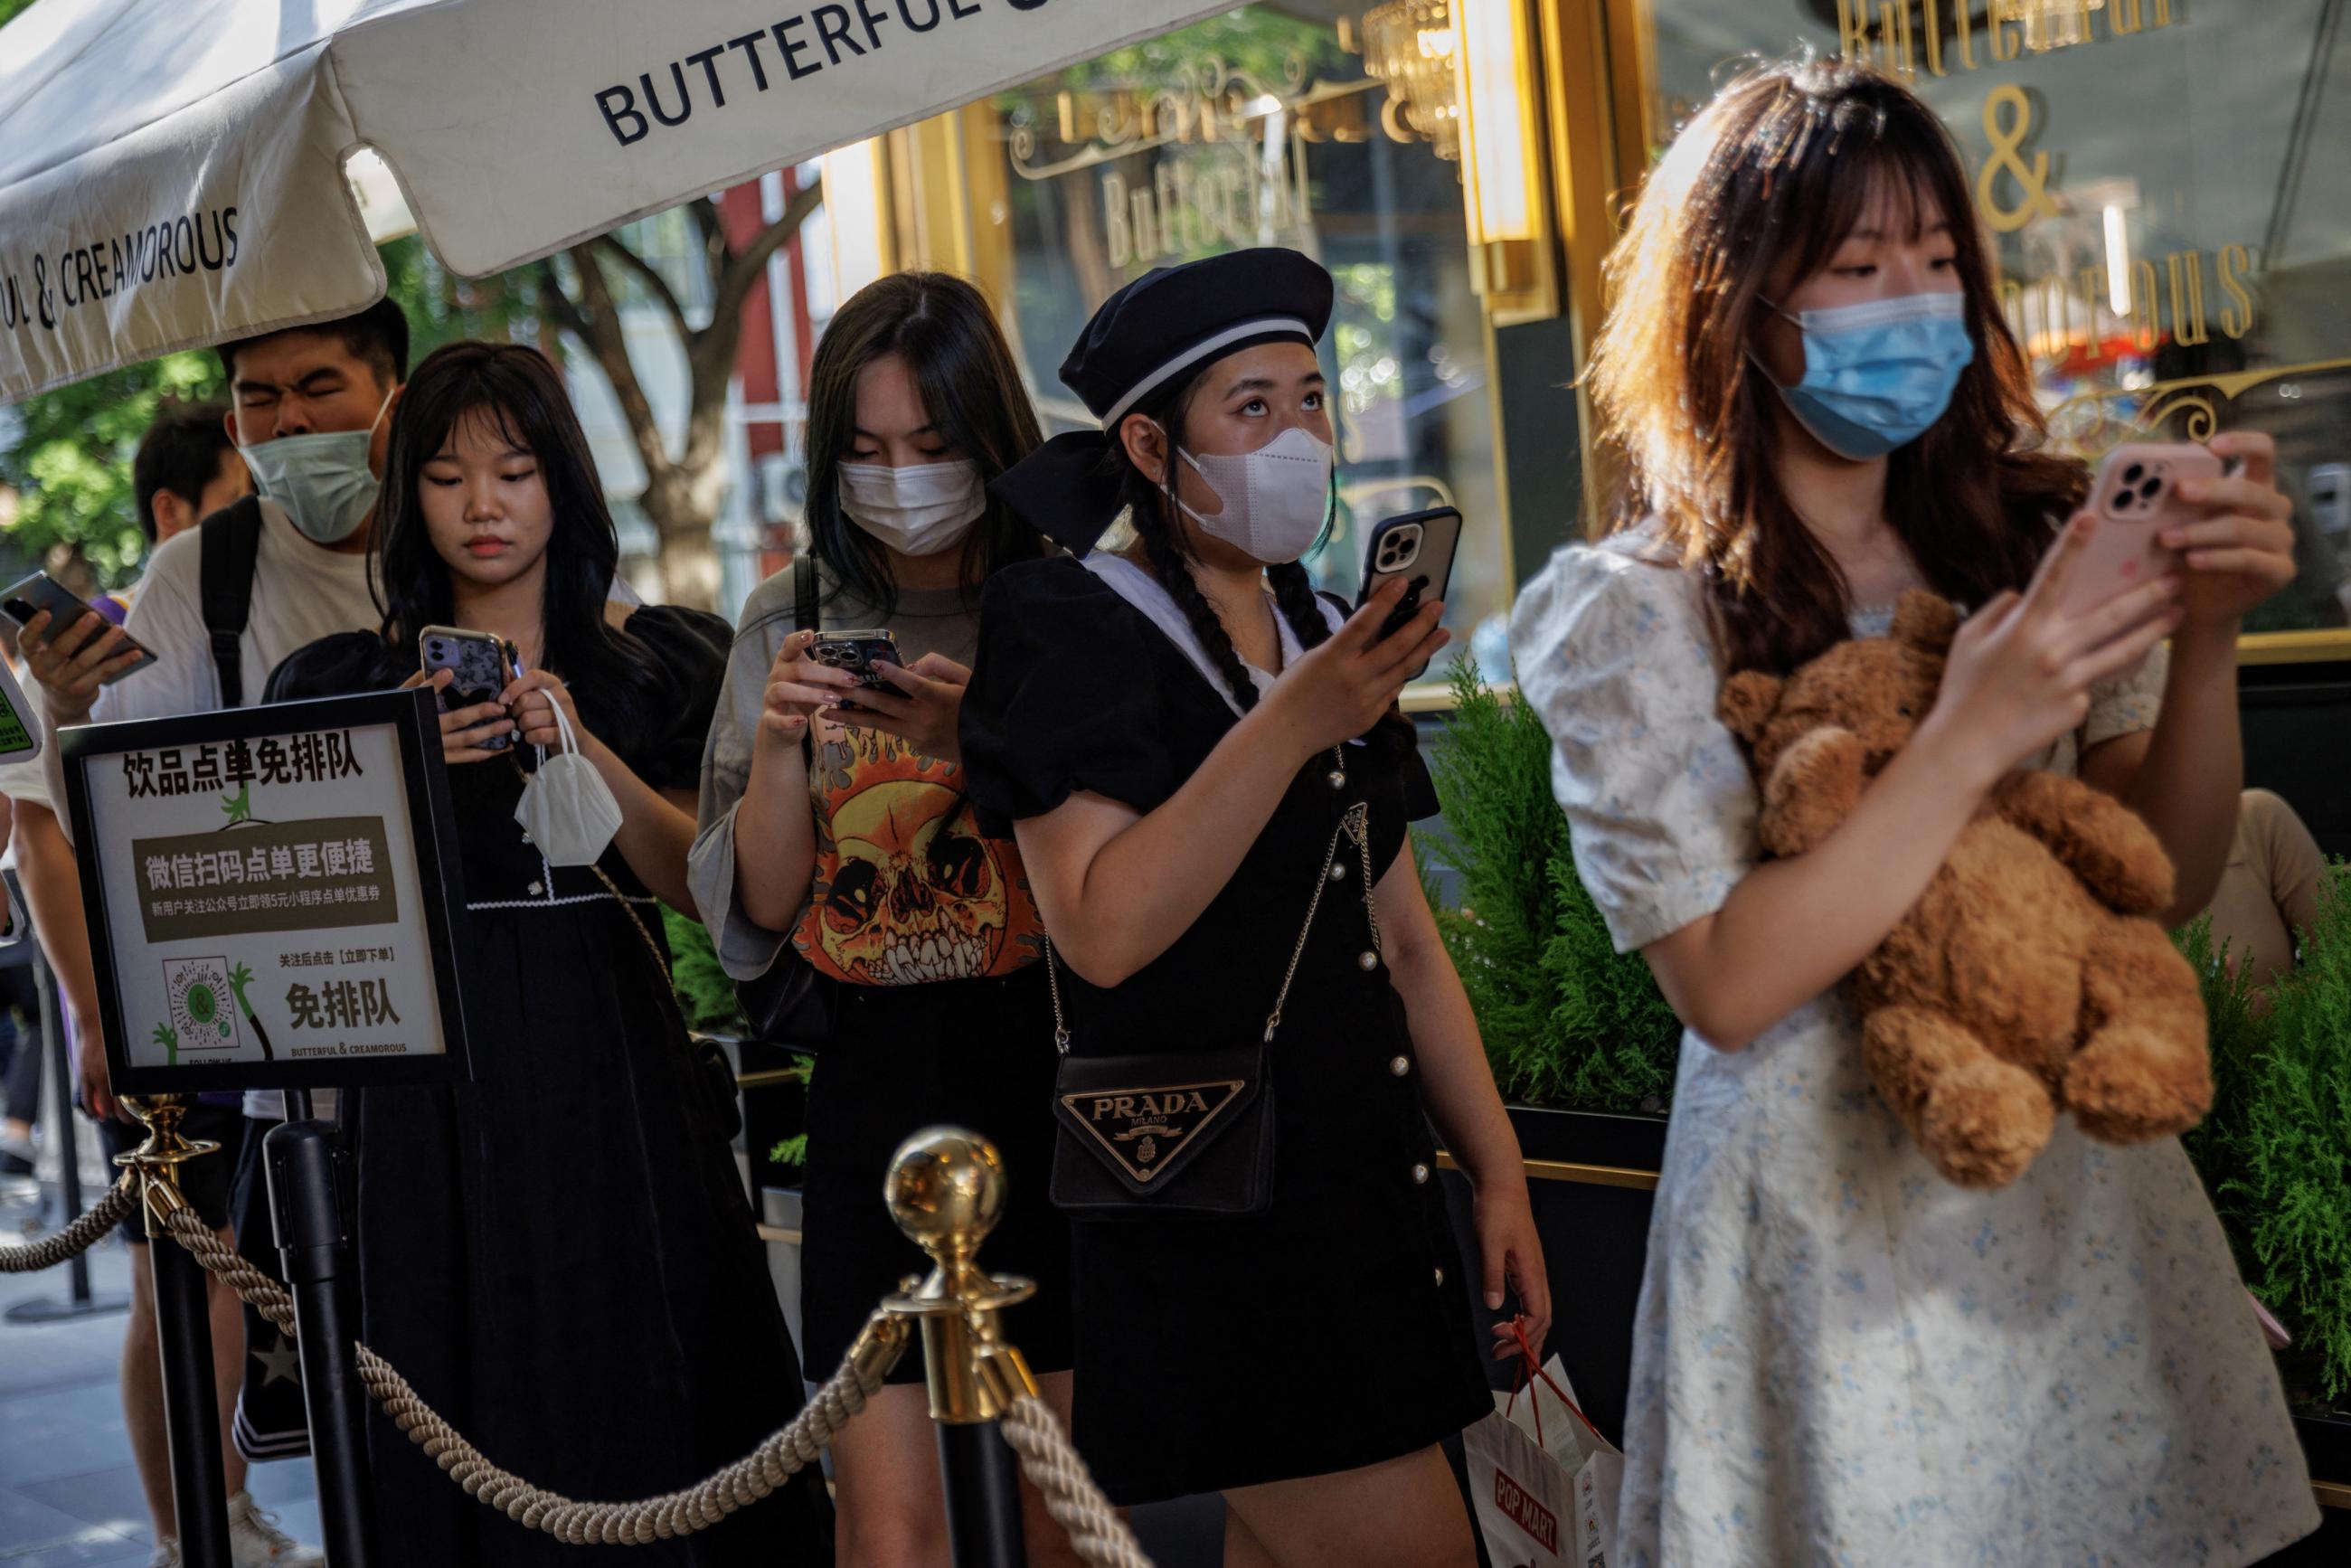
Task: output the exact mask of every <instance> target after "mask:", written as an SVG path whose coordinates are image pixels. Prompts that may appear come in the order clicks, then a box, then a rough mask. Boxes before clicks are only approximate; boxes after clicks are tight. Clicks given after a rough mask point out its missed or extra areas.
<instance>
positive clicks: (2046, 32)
mask: <svg viewBox="0 0 2351 1568" xmlns="http://www.w3.org/2000/svg"><path fill="white" fill-rule="evenodd" d="M1995 4H1996V5H1998V6H1999V8H2000V9H2001V11H2002V12H2003V13H2004V14H2005V16H2006V17H2007V19H2009V20H2011V21H2015V22H2021V23H2022V24H2023V25H2024V47H2026V48H2028V49H2030V50H2032V52H2033V53H2034V54H2036V55H2041V54H2047V53H2048V52H2049V51H2050V50H2052V49H2062V48H2064V47H2068V46H2069V45H2073V44H2086V43H2088V42H2089V41H2090V13H2091V12H2093V11H2098V10H2103V9H2105V4H2106V0H1995Z"/></svg>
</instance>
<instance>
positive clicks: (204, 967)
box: [67, 695, 462, 1092]
mask: <svg viewBox="0 0 2351 1568" xmlns="http://www.w3.org/2000/svg"><path fill="white" fill-rule="evenodd" d="M412 707H413V703H412V702H411V701H410V699H409V698H407V697H406V696H403V695H393V696H392V700H391V701H390V703H388V704H387V703H386V702H385V701H384V700H383V699H382V698H360V699H349V700H338V701H330V702H326V703H311V704H292V705H286V706H279V707H276V708H265V709H258V710H252V709H248V710H244V711H241V712H234V713H226V714H213V715H205V716H199V717H196V718H186V719H169V720H162V721H154V722H150V723H142V724H132V725H115V726H105V727H97V728H93V729H86V730H80V731H73V732H68V752H67V756H68V768H67V774H68V788H69V789H70V791H71V793H72V794H73V795H74V796H75V797H76V798H75V800H74V808H75V811H76V825H77V829H78V832H77V835H76V841H77V846H78V849H79V851H80V853H81V855H82V858H83V866H82V874H83V877H84V882H85V897H86V899H87V900H88V902H89V905H90V908H91V934H92V937H93V944H92V945H93V948H94V949H97V950H99V960H100V963H99V968H100V975H99V978H100V980H101V988H102V989H103V990H104V991H105V992H106V993H107V996H106V1000H108V1001H109V1002H110V1004H111V1008H112V1011H111V1012H110V1014H109V1016H108V1019H107V1024H108V1040H107V1044H108V1047H109V1050H110V1061H111V1062H112V1064H113V1067H114V1071H116V1073H117V1075H118V1079H119V1080H120V1082H121V1086H122V1087H125V1088H127V1089H129V1090H131V1091H132V1092H137V1091H138V1090H139V1089H141V1087H142V1085H145V1086H151V1087H153V1088H156V1089H164V1088H169V1089H172V1090H185V1089H191V1088H270V1087H281V1086H282V1087H303V1086H309V1085H312V1084H343V1083H355V1082H369V1081H371V1080H377V1081H381V1080H383V1079H385V1078H386V1077H387V1076H388V1075H387V1074H386V1073H384V1072H383V1071H380V1069H381V1068H383V1067H385V1066H388V1065H389V1066H398V1065H401V1064H411V1063H413V1062H415V1061H416V1060H417V1059H437V1058H442V1057H445V1056H446V1055H448V1053H449V1051H450V1050H451V1042H452V1039H453V1037H455V1039H456V1040H458V1042H459V1056H460V1059H461V1060H462V1029H461V1028H460V1029H456V1030H453V1029H452V1028H451V1027H450V1023H451V1020H450V1019H448V1018H447V1017H445V1016H444V1011H445V1010H446V1009H444V1002H445V1001H447V1000H448V998H450V996H451V994H452V993H451V992H450V990H449V987H450V986H451V984H452V983H453V981H454V977H453V976H452V975H451V974H450V972H449V971H450V967H451V966H450V959H449V955H450V952H451V946H450V945H449V943H448V940H447V920H448V915H447V912H448V910H449V908H450V907H451V905H452V904H453V903H455V902H456V901H455V900H452V899H450V898H449V897H448V892H449V890H448V888H447V885H446V883H447V879H446V878H445V876H444V866H443V860H442V856H441V853H440V850H439V848H438V839H439V837H440V835H439V834H437V833H436V831H435V830H434V823H433V817H434V811H433V808H432V804H431V801H430V799H429V796H430V793H431V791H429V790H427V791H424V792H423V793H424V795H425V796H426V797H427V799H425V800H423V802H422V809H421V810H420V809H419V808H420V800H419V795H420V791H419V790H418V789H417V788H416V785H417V783H418V782H419V780H420V779H424V778H426V777H427V773H428V770H426V769H420V768H412V767H411V766H409V764H408V761H407V758H405V757H404V755H403V748H404V747H411V748H413V740H411V739H410V737H409V736H408V735H404V734H403V730H409V731H412V732H413V729H414V725H413V717H412V716H411V715H410V713H409V710H410V709H411V708H412ZM273 721H274V722H273ZM256 724H260V725H266V726H267V727H266V728H256ZM205 729H212V730H216V731H223V733H218V734H202V733H193V732H201V731H203V730H205ZM231 731H234V732H231ZM141 732H145V733H141ZM435 739H436V742H437V736H436V737H435ZM100 743H103V744H104V745H105V746H106V747H109V749H103V750H100V749H96V747H98V746H99V744H100ZM430 781H431V782H435V783H437V782H438V779H437V777H434V778H432V779H430ZM444 799H445V797H444ZM427 1065H428V1067H429V1065H430V1064H429V1063H428V1064H427ZM158 1074H161V1075H162V1078H160V1079H158V1078H157V1077H156V1075H158ZM389 1076H391V1077H394V1078H402V1079H404V1078H410V1077H413V1076H414V1075H413V1073H410V1072H407V1071H398V1072H395V1073H392V1074H390V1075H389Z"/></svg>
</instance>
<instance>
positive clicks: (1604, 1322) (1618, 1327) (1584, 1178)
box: [1444, 1105, 2351, 1568]
mask: <svg viewBox="0 0 2351 1568" xmlns="http://www.w3.org/2000/svg"><path fill="white" fill-rule="evenodd" d="M1510 1124H1511V1125H1512V1126H1513V1127H1515V1128H1516V1129H1517V1130H1518V1134H1519V1146H1520V1152H1521V1153H1522V1154H1523V1155H1525V1156H1526V1162H1527V1176H1528V1177H1529V1180H1528V1182H1527V1191H1528V1194H1529V1196H1530V1197H1531V1199H1532V1201H1533V1207H1534V1217H1535V1228H1536V1230H1537V1231H1538V1232H1540V1233H1541V1237H1542V1244H1543V1259H1544V1261H1545V1263H1546V1264H1547V1265H1548V1267H1549V1270H1550V1273H1551V1286H1552V1331H1551V1350H1552V1351H1554V1352H1556V1353H1557V1354H1558V1355H1559V1358H1560V1361H1561V1363H1562V1364H1563V1365H1564V1366H1565V1367H1566V1368H1567V1375H1568V1377H1569V1378H1570V1379H1571V1380H1572V1381H1573V1383H1574V1385H1575V1393H1576V1397H1577V1399H1578V1400H1579V1401H1580V1402H1581V1403H1582V1405H1583V1411H1584V1414H1585V1415H1587V1416H1591V1417H1592V1421H1593V1425H1594V1426H1596V1427H1599V1428H1600V1429H1601V1430H1602V1431H1603V1432H1605V1433H1606V1434H1608V1437H1609V1438H1610V1440H1611V1441H1614V1442H1616V1443H1618V1444H1620V1445H1621V1444H1622V1442H1623V1440H1624V1435H1625V1393H1626V1390H1627V1388H1628V1386H1629V1385H1630V1383H1631V1374H1632V1360H1633V1314H1634V1311H1635V1307H1636V1305H1637V1304H1638V1302H1639V1299H1640V1290H1641V1267H1642V1262H1643V1260H1644V1259H1645V1258H1646V1255H1647V1250H1648V1239H1649V1210H1650V1207H1651V1197H1650V1194H1651V1193H1652V1192H1653V1191H1654V1190H1655V1188H1656V1172H1657V1168H1658V1166H1659V1165H1660V1164H1661V1163H1662V1162H1663V1159H1664V1156H1665V1147H1666V1124H1665V1120H1664V1118H1662V1117H1657V1116H1619V1115H1609V1114H1604V1113H1597V1112H1590V1111H1554V1110H1546V1109H1542V1108H1539V1107H1536V1106H1530V1105H1513V1106H1511V1107H1510ZM1444 1181H1445V1189H1446V1197H1447V1202H1448V1204H1449V1206H1450V1207H1451V1209H1452V1211H1453V1223H1454V1228H1455V1230H1456V1232H1457V1233H1458V1236H1459V1238H1460V1241H1461V1251H1462V1257H1463V1259H1464V1260H1466V1261H1468V1262H1469V1263H1470V1264H1471V1266H1472V1267H1473V1268H1474V1267H1475V1264H1476V1260H1477V1256H1478V1249H1477V1231H1476V1229H1475V1228H1474V1227H1473V1225H1472V1224H1471V1218H1470V1199H1469V1184H1468V1182H1467V1181H1466V1180H1464V1179H1463V1178H1462V1176H1460V1174H1459V1173H1458V1171H1455V1170H1453V1169H1452V1168H1451V1166H1450V1162H1447V1169H1446V1172H1445V1176H1444ZM1466 1284H1467V1289H1468V1293H1469V1298H1470V1312H1471V1314H1472V1315H1473V1316H1474V1318H1475V1319H1476V1321H1477V1322H1478V1325H1479V1339H1480V1341H1481V1342H1482V1341H1483V1339H1484V1337H1485V1326H1486V1325H1487V1324H1488V1323H1490V1322H1496V1321H1498V1314H1496V1313H1493V1312H1488V1311H1486V1306H1485V1303H1484V1302H1483V1301H1480V1300H1479V1299H1478V1298H1479V1287H1478V1281H1477V1280H1476V1279H1475V1278H1474V1277H1473V1278H1471V1279H1470V1280H1468V1281H1467V1282H1466ZM1493 1380H1494V1385H1495V1386H1496V1387H1497V1388H1508V1387H1510V1385H1511V1384H1512V1383H1513V1381H1514V1376H1513V1373H1512V1369H1511V1367H1510V1364H1504V1363H1497V1364H1495V1366H1494V1371H1493ZM2294 1428H2295V1430H2296V1431H2297V1432H2298V1433H2299V1434H2300V1435H2301V1437H2302V1445H2303V1452H2304V1455H2305V1456H2307V1458H2309V1461H2310V1470H2311V1475H2312V1478H2313V1479H2314V1481H2315V1482H2316V1483H2317V1486H2318V1493H2319V1500H2320V1501H2321V1502H2323V1503H2325V1504H2326V1505H2327V1507H2326V1520H2325V1524H2324V1525H2322V1526H2321V1527H2320V1530H2319V1531H2318V1533H2317V1534H2316V1535H2314V1536H2312V1537H2311V1538H2310V1539H2309V1540H2307V1541H2304V1542H2301V1543H2300V1544H2298V1545H2296V1546H2294V1548H2292V1549H2291V1550H2289V1551H2287V1552H2281V1553H2280V1554H2278V1555H2277V1556H2275V1557H2273V1558H2270V1559H2269V1560H2268V1562H2269V1563H2270V1564H2272V1565H2273V1568H2321V1565H2322V1564H2324V1565H2325V1568H2340V1565H2341V1564H2343V1563H2351V1416H2296V1417H2295V1418H2294Z"/></svg>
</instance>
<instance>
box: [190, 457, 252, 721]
mask: <svg viewBox="0 0 2351 1568" xmlns="http://www.w3.org/2000/svg"><path fill="white" fill-rule="evenodd" d="M198 543H199V545H200V546H201V549H199V550H198V552H197V561H198V563H199V564H198V568H197V570H198V573H199V576H198V579H197V582H198V594H199V597H200V600H201V601H202V605H203V608H204V630H205V631H206V632H210V633H212V640H213V664H214V666H215V667H217V668H218V670H219V671H220V691H221V706H223V707H225V708H232V707H243V706H245V652H244V648H243V646H242V644H243V643H244V640H245V627H246V622H247V621H249V620H250V619H252V615H253V572H254V568H255V566H256V564H257V563H258V562H259V561H260V559H261V498H260V497H257V496H247V497H245V498H244V499H242V500H240V501H237V502H235V504H233V505H231V506H228V507H223V508H222V509H221V510H219V511H217V512H214V514H213V515H212V516H211V517H206V518H205V519H204V522H203V523H202V524H200V525H198Z"/></svg>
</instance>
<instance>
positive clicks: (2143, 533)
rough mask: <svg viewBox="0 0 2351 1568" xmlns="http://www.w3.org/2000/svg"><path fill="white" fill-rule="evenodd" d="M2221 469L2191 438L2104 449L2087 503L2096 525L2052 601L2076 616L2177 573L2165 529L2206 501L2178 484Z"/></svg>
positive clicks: (2198, 516) (2191, 518)
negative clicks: (2189, 494)
mask: <svg viewBox="0 0 2351 1568" xmlns="http://www.w3.org/2000/svg"><path fill="white" fill-rule="evenodd" d="M2220 475H2221V464H2220V458H2218V457H2216V456H2214V455H2212V454H2211V453H2210V452H2208V451H2206V450H2205V449H2204V448H2203V447H2201V446H2198V445H2195V444H2189V443H2179V444H2164V443H2157V442H2126V443H2125V444H2122V445H2120V446H2117V447H2116V448H2115V449H2114V450H2113V451H2112V452H2109V453H2107V454H2106V455H2105V461H2104V462H2102V463H2100V464H2099V465H2098V472H2097V476H2096V477H2095V479H2094V480H2092V481H2091V489H2090V498H2089V501H2088V503H2087V509H2088V510H2089V512H2090V514H2091V515H2092V516H2093V517H2095V518H2096V519H2097V527H2096V528H2095V531H2094V532H2093V533H2092V535H2091V537H2090V540H2089V542H2088V543H2087V544H2086V545H2085V546H2084V547H2083V549H2082V556H2081V559H2079V560H2077V561H2075V562H2074V565H2073V570H2072V573H2071V575H2070V576H2068V577H2067V578H2066V580H2065V583H2064V592H2063V593H2061V594H2060V595H2059V596H2058V600H2057V608H2058V609H2059V610H2061V611H2063V612H2064V613H2066V614H2068V615H2078V614H2081V613H2083V612H2085V611H2090V610H2095V609H2096V608H2097V607H2098V606H2099V605H2101V604H2104V603H2105V601H2108V600H2110V599H2112V598H2114V597H2115V595H2116V594H2118V593H2123V592H2126V591H2129V590H2131V589H2134V588H2137V587H2139V586H2141V585H2142V584H2145V583H2149V582H2153V581H2155V580H2157V579H2158V578H2162V577H2166V576H2170V575H2174V574H2176V573H2178V572H2179V570H2180V568H2181V561H2180V556H2179V551H2178V550H2175V549H2171V548H2170V547H2169V546H2168V545H2166V544H2165V543H2164V542H2163V536H2164V533H2165V531H2166V530H2167V529H2169V528H2177V527H2179V526H2180V525H2182V524H2186V523H2192V522H2199V521H2201V520H2202V519H2203V517H2204V508H2203V507H2201V506H2199V505H2197V504H2195V503H2193V502H2190V501H2189V500H2187V499H2185V498H2183V497H2181V495H2180V494H2179V486H2180V485H2181V484H2182V483H2183V482H2186V481H2198V482H2209V481H2210V480H2214V479H2218V478H2220Z"/></svg>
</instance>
